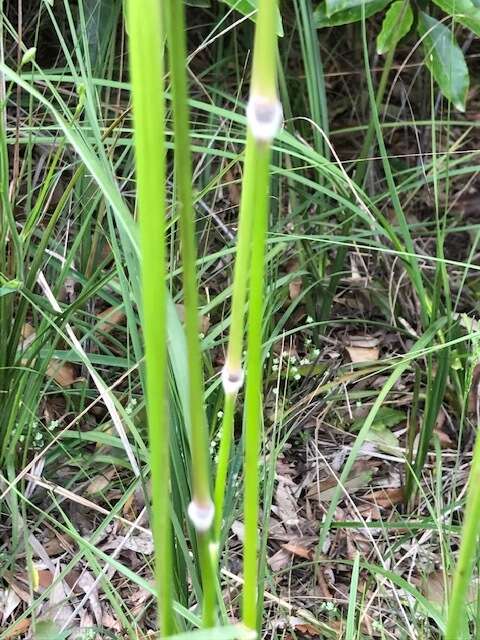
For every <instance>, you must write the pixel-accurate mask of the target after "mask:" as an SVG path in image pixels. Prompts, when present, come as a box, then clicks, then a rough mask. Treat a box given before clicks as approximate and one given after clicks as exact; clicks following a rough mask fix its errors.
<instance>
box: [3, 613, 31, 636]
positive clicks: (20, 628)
mask: <svg viewBox="0 0 480 640" xmlns="http://www.w3.org/2000/svg"><path fill="white" fill-rule="evenodd" d="M30 624H31V621H30V619H29V618H24V619H23V620H19V621H18V622H16V623H15V624H14V625H13V626H11V627H10V629H8V630H7V631H6V634H7V635H6V636H5V640H14V638H18V636H22V635H24V634H26V633H27V631H28V630H29V629H30Z"/></svg>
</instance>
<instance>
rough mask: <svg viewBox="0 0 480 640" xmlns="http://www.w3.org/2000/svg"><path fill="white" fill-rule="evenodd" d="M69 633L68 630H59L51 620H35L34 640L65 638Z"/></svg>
mask: <svg viewBox="0 0 480 640" xmlns="http://www.w3.org/2000/svg"><path fill="white" fill-rule="evenodd" d="M69 635H70V631H68V630H67V631H60V628H59V627H58V626H57V625H56V624H55V623H54V622H52V621H51V620H42V621H41V622H37V624H36V629H35V634H34V636H33V637H34V639H35V640H65V639H66V638H67V637H68V636H69Z"/></svg>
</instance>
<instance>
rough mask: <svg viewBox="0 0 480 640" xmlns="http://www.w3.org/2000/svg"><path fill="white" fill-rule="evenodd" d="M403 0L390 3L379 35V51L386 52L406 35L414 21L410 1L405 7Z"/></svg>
mask: <svg viewBox="0 0 480 640" xmlns="http://www.w3.org/2000/svg"><path fill="white" fill-rule="evenodd" d="M404 5H405V3H404V2H403V0H396V2H394V3H393V4H391V5H390V7H389V9H388V11H387V13H386V14H385V18H384V19H383V23H382V30H381V31H380V33H379V34H378V37H377V53H379V54H383V53H386V52H387V51H388V50H389V49H391V48H392V47H394V46H395V45H396V44H397V42H400V40H401V39H402V38H403V36H404V35H406V34H407V33H408V32H409V31H410V28H411V26H412V23H413V11H412V7H411V6H410V3H409V4H407V6H406V7H404Z"/></svg>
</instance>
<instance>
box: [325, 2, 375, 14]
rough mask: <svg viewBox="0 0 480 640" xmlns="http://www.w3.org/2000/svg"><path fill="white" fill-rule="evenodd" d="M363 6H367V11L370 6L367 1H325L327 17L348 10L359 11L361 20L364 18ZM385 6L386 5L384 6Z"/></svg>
mask: <svg viewBox="0 0 480 640" xmlns="http://www.w3.org/2000/svg"><path fill="white" fill-rule="evenodd" d="M362 4H364V5H365V10H366V8H367V5H368V4H370V2H368V1H367V0H325V10H326V13H327V16H328V17H330V16H333V14H334V13H339V12H340V11H347V10H348V9H355V8H356V9H359V15H360V18H361V17H362ZM384 6H385V5H384ZM365 15H366V11H365Z"/></svg>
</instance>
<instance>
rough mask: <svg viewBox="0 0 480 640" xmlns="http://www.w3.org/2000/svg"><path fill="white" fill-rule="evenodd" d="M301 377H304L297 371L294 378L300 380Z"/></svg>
mask: <svg viewBox="0 0 480 640" xmlns="http://www.w3.org/2000/svg"><path fill="white" fill-rule="evenodd" d="M301 377H302V376H301V375H300V374H299V373H296V374H295V375H294V376H293V379H294V380H300V378H301Z"/></svg>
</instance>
